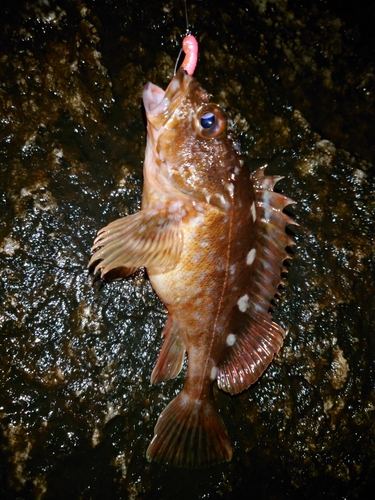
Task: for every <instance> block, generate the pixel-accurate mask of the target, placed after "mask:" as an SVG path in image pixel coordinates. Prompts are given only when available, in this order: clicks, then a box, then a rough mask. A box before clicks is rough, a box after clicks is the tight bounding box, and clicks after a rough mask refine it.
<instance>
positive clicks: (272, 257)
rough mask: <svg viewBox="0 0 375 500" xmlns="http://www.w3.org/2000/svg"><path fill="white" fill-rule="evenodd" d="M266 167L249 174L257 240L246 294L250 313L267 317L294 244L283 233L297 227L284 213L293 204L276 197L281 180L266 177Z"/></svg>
mask: <svg viewBox="0 0 375 500" xmlns="http://www.w3.org/2000/svg"><path fill="white" fill-rule="evenodd" d="M265 168H266V165H265V166H263V167H261V168H260V169H258V170H257V171H255V172H254V173H253V174H252V180H253V184H254V191H255V207H256V217H257V228H258V237H257V243H256V256H257V257H256V259H255V261H254V277H253V280H252V287H251V291H250V294H249V303H250V306H251V307H252V313H250V315H251V314H254V313H262V314H267V313H268V311H269V308H270V303H271V301H272V300H273V298H274V297H275V295H276V294H277V288H278V286H279V285H280V283H281V273H283V272H286V269H285V267H284V265H283V262H284V260H285V259H288V258H291V256H290V255H289V254H288V253H287V251H286V247H287V246H291V245H294V240H293V238H291V237H290V236H289V235H288V234H287V233H286V231H285V228H286V226H287V225H289V224H292V225H293V224H294V225H297V226H298V224H297V223H296V222H295V221H294V220H293V219H292V218H290V217H289V216H288V215H287V214H285V213H284V212H283V210H284V208H285V207H286V206H287V205H290V204H293V203H295V202H294V201H293V200H291V199H290V198H288V197H287V196H284V195H282V194H280V193H275V192H274V191H273V188H274V186H275V184H276V183H277V182H278V181H279V180H280V179H282V177H280V176H265V175H264V170H265Z"/></svg>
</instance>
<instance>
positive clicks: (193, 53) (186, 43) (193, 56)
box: [181, 35, 198, 75]
mask: <svg viewBox="0 0 375 500" xmlns="http://www.w3.org/2000/svg"><path fill="white" fill-rule="evenodd" d="M182 49H183V51H184V52H185V58H184V60H183V62H182V64H181V67H182V68H183V69H184V70H185V71H186V73H187V74H188V75H192V74H193V73H194V71H195V68H196V66H197V61H198V42H197V39H196V38H195V37H194V36H193V35H187V36H185V38H184V39H183V41H182Z"/></svg>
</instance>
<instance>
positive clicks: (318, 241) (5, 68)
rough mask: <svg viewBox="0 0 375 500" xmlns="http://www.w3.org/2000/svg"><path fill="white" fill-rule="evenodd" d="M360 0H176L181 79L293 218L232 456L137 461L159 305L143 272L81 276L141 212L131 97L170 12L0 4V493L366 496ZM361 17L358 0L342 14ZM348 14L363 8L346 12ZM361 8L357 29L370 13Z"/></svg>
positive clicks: (368, 444) (146, 421) (165, 62)
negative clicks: (271, 328)
mask: <svg viewBox="0 0 375 500" xmlns="http://www.w3.org/2000/svg"><path fill="white" fill-rule="evenodd" d="M366 5H368V4H367V3H366V2H359V4H356V9H355V11H356V14H355V16H356V17H355V18H354V19H353V16H352V12H351V11H345V9H344V8H343V7H342V6H341V5H339V3H336V2H327V3H324V2H316V3H315V4H312V5H311V6H309V8H308V9H307V8H305V7H301V5H300V3H297V2H287V1H283V0H276V1H266V0H264V1H261V0H254V1H253V2H250V1H249V2H246V3H245V2H242V3H241V2H234V1H232V2H208V1H206V0H203V1H199V2H188V9H189V17H190V21H191V25H192V30H193V32H194V33H196V34H197V36H198V38H199V41H200V53H199V55H200V58H199V62H198V68H197V71H196V77H197V78H198V79H199V81H200V82H201V83H202V84H203V85H204V86H205V87H206V88H207V90H209V91H210V92H212V94H213V95H214V96H215V99H216V100H217V101H218V102H220V103H221V104H223V105H224V106H227V107H228V108H229V109H230V110H231V112H232V116H233V119H234V121H235V123H236V125H237V128H238V131H239V137H240V140H241V145H242V149H243V151H244V153H245V154H246V159H247V163H248V165H249V169H255V168H256V167H257V166H259V165H260V164H263V163H268V164H269V172H271V173H278V174H279V173H280V174H281V175H284V176H285V179H284V180H283V181H282V182H280V183H279V185H278V186H279V189H281V190H282V191H283V192H284V193H285V194H287V195H288V196H290V197H291V198H293V199H294V200H296V201H297V202H298V205H297V206H296V207H295V209H294V213H295V216H296V219H297V221H298V223H299V224H300V228H299V229H298V231H297V234H296V241H297V247H296V250H295V259H294V260H293V262H292V265H291V266H290V272H289V274H288V277H287V280H286V282H287V287H286V288H285V290H282V299H281V301H279V303H278V304H277V305H276V307H275V318H276V320H277V321H278V322H280V323H281V324H282V325H283V326H284V327H285V328H286V330H287V331H288V335H287V338H286V342H285V346H284V348H283V349H282V351H281V352H280V354H279V356H278V357H277V359H276V360H275V362H274V363H273V364H272V365H271V366H270V368H269V370H268V371H267V372H266V373H265V375H264V376H263V377H262V379H261V380H260V381H259V382H258V383H257V384H256V385H255V386H254V387H252V388H251V389H250V390H248V391H245V392H244V393H242V394H241V395H239V396H237V397H229V396H227V395H225V394H223V393H222V392H220V391H217V394H216V399H217V406H218V408H220V411H221V413H222V415H223V418H224V420H225V422H226V423H227V425H228V429H229V433H230V435H231V437H232V440H233V443H234V448H235V453H234V458H233V461H232V462H231V463H229V464H223V465H219V466H216V467H213V468H210V469H206V470H203V471H200V470H176V469H171V468H170V467H167V466H164V465H159V464H148V463H147V461H146V459H145V449H146V447H147V444H148V442H149V440H150V438H151V436H152V431H153V427H154V425H155V423H156V420H157V416H158V414H159V413H160V411H161V410H162V409H163V408H164V406H165V404H166V402H167V401H169V400H170V399H171V398H172V396H173V395H174V394H175V393H176V392H177V391H178V389H179V387H180V386H181V378H182V377H183V374H182V376H181V377H180V378H178V379H177V380H175V381H173V382H168V383H166V384H164V385H162V386H160V387H159V386H158V387H150V384H149V377H150V374H151V370H152V367H153V365H154V363H155V361H156V358H157V353H158V351H159V348H160V344H161V340H160V332H161V329H162V327H163V324H164V323H165V319H166V314H165V309H164V307H163V305H162V304H161V303H160V302H159V301H158V299H157V297H156V296H155V294H154V293H153V291H152V289H151V287H150V284H149V282H148V281H147V277H146V276H145V274H144V273H143V272H142V271H140V272H139V273H138V274H137V275H136V276H134V277H133V278H131V279H129V280H127V281H121V282H116V283H113V284H110V285H105V284H104V285H103V284H102V283H101V282H100V281H96V282H94V279H93V277H92V276H90V275H89V274H88V272H87V270H86V266H87V262H88V258H89V255H90V246H91V244H92V241H93V238H94V235H95V233H96V231H97V230H98V229H99V228H101V227H102V226H103V225H105V224H106V223H108V222H110V221H111V220H113V219H114V218H116V217H118V216H119V215H124V214H128V213H133V212H134V211H137V210H138V209H139V205H140V195H141V189H142V188H141V184H142V162H143V154H144V145H145V125H144V120H143V114H142V107H141V91H142V87H143V85H144V84H145V83H146V82H147V81H149V80H151V81H153V82H154V83H157V84H159V85H161V86H165V85H166V84H167V83H168V81H169V80H170V78H171V76H172V74H173V67H174V64H175V59H176V57H177V54H178V51H179V47H180V44H181V37H182V35H183V34H184V32H185V29H186V26H185V18H184V12H183V2H175V1H173V2H172V1H166V0H161V1H160V2H151V1H149V2H148V1H145V2H140V3H139V2H135V1H131V0H129V1H126V2H124V1H120V0H106V1H105V0H103V1H102V2H99V1H94V0H93V1H84V0H82V1H74V0H71V1H63V0H56V1H48V0H39V1H30V2H28V3H20V2H18V3H17V2H9V4H8V6H7V7H6V8H5V7H4V8H3V10H4V12H3V13H2V15H1V19H0V28H1V35H0V47H1V50H0V58H1V65H0V109H1V116H0V179H1V182H0V380H1V392H0V432H1V434H0V436H1V437H0V450H1V451H0V497H1V498H7V499H13V498H14V499H16V498H19V499H29V498H39V499H60V498H61V499H66V498H72V499H76V498H77V499H78V498H81V499H103V498H105V499H127V498H134V499H153V498H161V499H175V498H182V499H185V498H186V499H188V498H189V499H191V498H209V499H214V498H247V497H248V495H249V494H251V497H252V498H264V499H273V498H275V499H284V498H285V499H287V498H288V499H289V498H321V497H324V498H332V499H337V498H346V499H351V498H360V499H366V498H369V495H370V492H371V490H372V489H373V488H374V487H375V480H374V478H375V459H374V456H375V418H374V409H375V390H374V387H375V376H374V354H375V341H374V325H375V315H374V308H373V303H372V302H373V298H374V293H375V287H374V278H375V271H374V254H373V250H374V247H373V241H374V215H373V214H374V210H375V200H374V189H375V183H374V160H375V148H374V141H373V124H374V123H375V120H374V118H375V117H374V114H375V94H374V86H375V78H374V65H373V60H374V49H373V47H374V43H373V42H374V40H373V39H371V38H370V37H372V38H374V35H368V38H366V35H365V33H367V31H366V29H365V28H366V27H367V26H370V25H371V26H372V25H373V21H374V13H373V12H372V10H373V9H371V8H369V7H366ZM359 7H361V9H359ZM361 14H362V17H361ZM371 16H372V17H371Z"/></svg>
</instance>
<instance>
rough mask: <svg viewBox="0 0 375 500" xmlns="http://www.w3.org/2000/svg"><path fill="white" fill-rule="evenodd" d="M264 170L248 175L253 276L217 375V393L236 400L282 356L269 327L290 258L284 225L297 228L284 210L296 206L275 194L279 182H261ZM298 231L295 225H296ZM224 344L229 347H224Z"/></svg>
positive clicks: (276, 331)
mask: <svg viewBox="0 0 375 500" xmlns="http://www.w3.org/2000/svg"><path fill="white" fill-rule="evenodd" d="M265 168H266V166H264V167H262V168H260V169H259V170H257V171H256V172H254V173H253V174H252V180H253V185H254V191H255V208H256V227H257V241H256V244H255V245H254V249H255V250H254V255H256V258H255V260H254V264H253V265H254V274H253V279H252V282H251V284H249V292H248V294H246V295H245V297H246V301H244V302H243V306H244V307H246V309H245V310H242V312H241V314H242V315H243V317H242V320H241V321H242V327H241V328H240V329H239V331H236V332H233V333H231V334H230V335H229V336H228V339H230V342H229V345H228V346H227V353H226V357H225V359H224V361H223V363H222V364H221V366H220V368H219V372H218V377H217V379H218V385H219V387H220V388H221V389H223V390H225V391H227V392H230V393H231V394H237V393H238V392H241V391H243V390H244V389H247V388H248V387H249V386H250V385H251V384H253V383H254V382H255V381H256V380H257V379H258V378H259V377H260V376H261V375H262V373H263V372H264V370H265V369H266V368H267V366H268V365H269V364H270V363H271V361H272V359H273V357H274V356H275V354H277V353H278V351H279V350H280V348H281V346H282V344H283V339H284V337H285V332H284V330H283V328H282V327H281V326H279V325H277V324H276V323H274V322H273V321H272V318H271V316H270V314H269V309H270V306H271V301H272V300H273V299H274V297H275V295H277V293H278V292H277V288H278V286H279V285H280V283H281V282H282V281H281V273H282V272H286V270H285V268H284V265H283V262H284V260H285V259H287V258H290V255H289V254H288V253H287V252H286V247H287V246H289V245H293V244H294V241H293V239H292V238H291V237H290V236H289V235H288V234H287V233H286V232H285V228H286V226H287V225H288V224H296V223H295V222H294V220H293V219H291V218H290V217H289V216H288V215H287V214H285V213H284V212H283V210H284V208H285V207H286V206H287V205H289V204H291V203H294V201H292V200H291V199H290V198H287V197H286V196H283V195H282V194H279V193H275V192H274V191H273V188H274V186H275V184H276V182H278V181H279V180H280V179H282V177H279V176H265V175H264V170H265ZM296 225H298V224H296ZM227 343H228V342H227Z"/></svg>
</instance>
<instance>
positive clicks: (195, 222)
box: [189, 213, 204, 227]
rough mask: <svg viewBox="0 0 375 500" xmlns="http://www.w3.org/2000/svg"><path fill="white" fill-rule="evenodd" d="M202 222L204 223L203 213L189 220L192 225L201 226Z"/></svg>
mask: <svg viewBox="0 0 375 500" xmlns="http://www.w3.org/2000/svg"><path fill="white" fill-rule="evenodd" d="M202 224H204V215H203V214H202V213H200V214H198V215H197V216H196V217H193V218H192V219H191V220H190V221H189V225H190V226H191V227H199V226H201V225H202Z"/></svg>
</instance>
